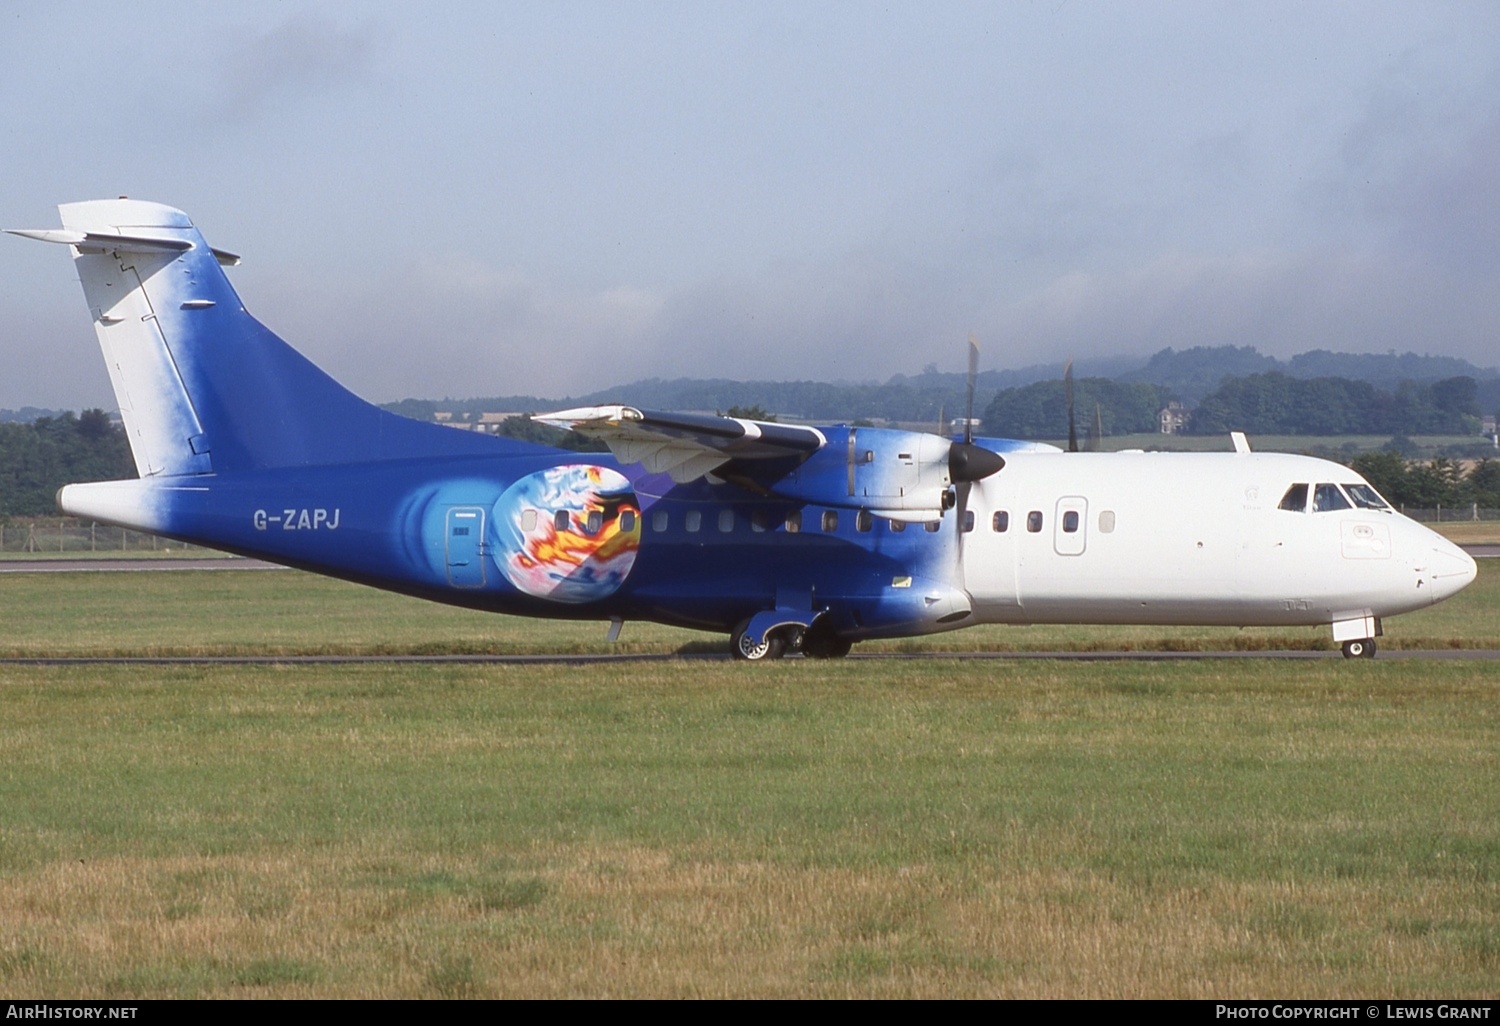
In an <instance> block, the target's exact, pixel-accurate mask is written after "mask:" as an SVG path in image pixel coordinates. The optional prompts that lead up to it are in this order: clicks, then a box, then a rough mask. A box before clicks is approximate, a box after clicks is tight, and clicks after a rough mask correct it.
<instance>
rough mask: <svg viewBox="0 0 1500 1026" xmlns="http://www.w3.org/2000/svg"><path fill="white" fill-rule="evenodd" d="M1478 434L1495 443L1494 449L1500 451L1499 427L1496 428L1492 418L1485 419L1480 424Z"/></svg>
mask: <svg viewBox="0 0 1500 1026" xmlns="http://www.w3.org/2000/svg"><path fill="white" fill-rule="evenodd" d="M1479 433H1480V434H1482V435H1484V437H1486V438H1488V439H1489V440H1490V441H1491V442H1494V443H1495V448H1496V449H1500V427H1497V425H1496V423H1495V418H1494V417H1485V418H1484V419H1483V421H1482V422H1481V424H1480V428H1479Z"/></svg>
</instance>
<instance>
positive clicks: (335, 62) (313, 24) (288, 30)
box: [205, 14, 373, 124]
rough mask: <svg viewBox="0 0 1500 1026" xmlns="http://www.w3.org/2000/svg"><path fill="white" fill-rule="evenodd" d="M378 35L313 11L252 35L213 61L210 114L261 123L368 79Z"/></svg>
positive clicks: (219, 118)
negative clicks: (303, 102) (304, 99)
mask: <svg viewBox="0 0 1500 1026" xmlns="http://www.w3.org/2000/svg"><path fill="white" fill-rule="evenodd" d="M372 39H373V34H372V32H371V30H370V29H369V28H368V27H354V28H348V27H344V26H340V25H337V24H335V23H333V22H331V21H328V20H326V19H324V18H321V17H318V16H317V15H312V14H295V15H293V16H292V17H290V18H288V19H287V20H285V21H283V22H282V23H281V24H280V25H277V26H276V27H275V28H273V29H271V30H269V31H267V32H263V33H259V34H250V35H247V37H245V38H243V39H241V40H239V41H237V42H236V43H235V44H234V45H232V46H229V47H226V48H225V49H224V50H222V51H221V52H220V53H219V54H218V55H217V56H216V57H215V59H214V60H213V72H212V74H213V82H214V87H213V88H212V89H211V90H210V91H209V96H208V99H207V107H206V109H205V114H206V115H207V117H208V118H209V120H210V121H213V122H222V123H227V124H244V123H247V122H255V121H259V120H261V119H263V118H265V117H267V116H270V115H272V114H275V113H277V112H279V111H281V110H283V109H284V108H286V107H288V106H289V105H293V104H295V103H296V102H297V101H298V100H299V99H301V98H302V97H304V96H307V95H316V94H319V93H323V92H326V91H328V90H330V89H334V88H336V87H338V86H340V85H343V84H345V83H348V82H351V81H357V80H359V79H361V78H364V77H366V76H367V75H368V73H369V72H370V70H371V59H372V50H373V46H372Z"/></svg>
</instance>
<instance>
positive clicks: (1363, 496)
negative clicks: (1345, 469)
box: [1344, 484, 1391, 509]
mask: <svg viewBox="0 0 1500 1026" xmlns="http://www.w3.org/2000/svg"><path fill="white" fill-rule="evenodd" d="M1344 491H1346V492H1348V493H1349V498H1351V499H1353V500H1354V504H1355V505H1356V506H1358V507H1359V508H1360V509H1390V508H1391V505H1390V503H1388V502H1386V501H1385V500H1384V499H1382V498H1381V497H1380V493H1379V492H1377V491H1375V489H1373V488H1371V487H1370V486H1369V485H1367V484H1346V485H1344Z"/></svg>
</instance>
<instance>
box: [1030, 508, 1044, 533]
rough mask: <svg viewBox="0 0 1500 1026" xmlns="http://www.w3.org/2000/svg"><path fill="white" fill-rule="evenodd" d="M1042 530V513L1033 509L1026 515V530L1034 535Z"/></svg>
mask: <svg viewBox="0 0 1500 1026" xmlns="http://www.w3.org/2000/svg"><path fill="white" fill-rule="evenodd" d="M1041 529H1042V511H1041V510H1039V509H1034V510H1032V511H1031V512H1030V513H1028V514H1026V530H1028V531H1030V532H1031V533H1032V534H1036V533H1037V532H1038V531H1040V530H1041Z"/></svg>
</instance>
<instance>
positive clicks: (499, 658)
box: [0, 648, 1500, 666]
mask: <svg viewBox="0 0 1500 1026" xmlns="http://www.w3.org/2000/svg"><path fill="white" fill-rule="evenodd" d="M849 658H850V659H853V660H857V661H881V662H894V661H912V660H933V659H958V660H963V661H967V662H984V661H997V660H998V661H1016V660H1026V661H1031V660H1038V659H1060V660H1063V661H1065V662H1076V663H1119V662H1129V663H1167V662H1174V663H1175V662H1185V661H1193V662H1197V661H1200V660H1204V659H1330V660H1331V659H1342V658H1343V655H1342V654H1341V653H1339V652H1337V651H1309V650H1302V649H1281V650H1270V651H1256V652H1238V651H1232V650H1231V651H1223V652H854V653H852V654H850V656H849ZM1375 658H1376V659H1382V660H1391V659H1395V660H1405V659H1443V660H1460V661H1464V662H1482V661H1493V660H1500V649H1484V648H1437V649H1382V650H1381V651H1380V652H1379V653H1378V654H1377V655H1376V656H1375ZM731 659H732V657H731V656H730V654H729V653H728V652H687V653H661V654H639V653H636V654H620V655H610V654H578V655H370V656H361V655H307V656H294V655H293V656H288V655H280V656H276V655H266V656H119V657H108V656H82V657H76V658H70V657H68V658H53V657H31V658H24V659H15V658H10V659H0V666H91V665H92V666H99V665H109V666H137V665H138V666H316V665H325V666H338V665H349V664H355V665H358V664H364V665H369V664H374V663H393V664H402V663H406V664H426V665H444V664H449V665H451V664H463V663H474V664H482V665H494V666H537V665H540V666H549V665H550V666H587V665H590V664H597V663H666V662H673V661H675V660H681V661H685V662H730V661H731ZM788 659H789V660H790V661H794V662H795V661H801V657H800V656H790V657H788Z"/></svg>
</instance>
